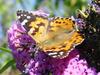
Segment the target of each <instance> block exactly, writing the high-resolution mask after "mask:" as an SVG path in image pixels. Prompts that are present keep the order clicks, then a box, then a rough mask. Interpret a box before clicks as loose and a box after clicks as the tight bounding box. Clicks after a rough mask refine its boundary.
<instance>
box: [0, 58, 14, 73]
mask: <svg viewBox="0 0 100 75" xmlns="http://www.w3.org/2000/svg"><path fill="white" fill-rule="evenodd" d="M14 63H15V60H14V59H12V60H10V61H8V62H7V63H6V64H5V65H4V66H3V67H2V68H0V73H3V72H4V71H5V70H6V69H8V68H9V67H10V66H13V65H14Z"/></svg>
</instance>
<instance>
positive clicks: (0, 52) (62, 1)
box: [0, 0, 90, 75]
mask: <svg viewBox="0 0 100 75" xmlns="http://www.w3.org/2000/svg"><path fill="white" fill-rule="evenodd" d="M89 2H90V1H89V0H0V73H2V75H19V72H18V71H16V67H15V63H14V61H13V57H12V54H11V52H10V50H9V48H8V45H7V30H8V28H9V27H10V26H11V24H12V23H13V22H14V20H16V11H17V10H19V9H22V10H29V11H30V10H31V11H32V10H33V11H34V10H37V9H43V10H46V11H47V12H49V13H50V15H51V16H62V17H70V16H72V15H73V16H75V14H76V11H77V9H81V10H85V8H86V7H87V5H88V3H89ZM6 69H7V70H6ZM0 75H1V74H0Z"/></svg>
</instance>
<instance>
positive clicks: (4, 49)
mask: <svg viewBox="0 0 100 75" xmlns="http://www.w3.org/2000/svg"><path fill="white" fill-rule="evenodd" d="M0 50H2V51H5V52H8V53H11V51H10V50H9V49H7V48H3V47H0Z"/></svg>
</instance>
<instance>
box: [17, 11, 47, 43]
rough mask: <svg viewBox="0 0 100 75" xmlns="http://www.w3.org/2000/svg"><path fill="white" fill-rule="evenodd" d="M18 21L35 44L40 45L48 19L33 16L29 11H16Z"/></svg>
mask: <svg viewBox="0 0 100 75" xmlns="http://www.w3.org/2000/svg"><path fill="white" fill-rule="evenodd" d="M17 16H18V20H19V21H20V23H21V25H23V27H24V28H25V29H26V31H27V32H28V34H29V35H30V36H31V37H32V38H33V39H34V40H35V41H36V42H37V43H40V42H41V41H43V40H44V39H45V34H46V29H47V27H48V19H47V18H45V17H43V16H39V15H34V14H33V13H32V12H29V11H22V10H20V11H17Z"/></svg>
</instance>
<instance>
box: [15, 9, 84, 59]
mask: <svg viewBox="0 0 100 75" xmlns="http://www.w3.org/2000/svg"><path fill="white" fill-rule="evenodd" d="M40 13H41V12H40ZM17 16H18V20H19V21H20V23H21V25H23V27H24V28H25V29H26V31H27V33H28V35H29V36H31V37H32V38H33V39H35V41H36V43H37V46H38V47H39V48H40V49H41V50H42V51H44V52H45V53H47V54H48V55H49V56H52V57H54V58H64V57H66V56H68V54H69V52H70V51H71V50H73V49H74V48H75V46H77V45H79V44H81V43H82V41H83V40H84V38H83V36H82V34H80V33H79V31H78V29H77V26H76V24H75V22H74V21H73V20H72V19H70V18H60V17H56V18H53V19H49V18H46V17H43V16H39V15H34V14H33V13H32V12H28V11H22V10H19V11H17Z"/></svg>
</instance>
